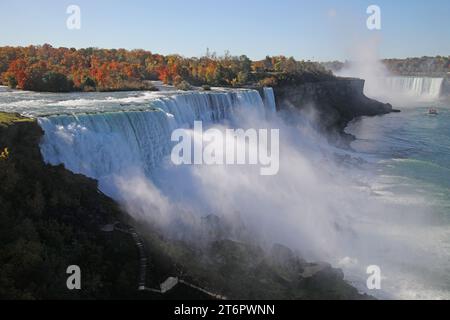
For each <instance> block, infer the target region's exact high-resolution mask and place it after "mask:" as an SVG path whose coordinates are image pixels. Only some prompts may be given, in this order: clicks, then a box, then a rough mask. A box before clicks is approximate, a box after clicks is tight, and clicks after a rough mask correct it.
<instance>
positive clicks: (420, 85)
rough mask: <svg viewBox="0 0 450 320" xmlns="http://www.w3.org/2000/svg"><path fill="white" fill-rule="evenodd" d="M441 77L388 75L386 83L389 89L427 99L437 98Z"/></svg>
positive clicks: (439, 92)
mask: <svg viewBox="0 0 450 320" xmlns="http://www.w3.org/2000/svg"><path fill="white" fill-rule="evenodd" d="M443 81H444V79H443V78H428V77H388V78H387V79H386V85H387V86H388V88H389V89H391V90H392V91H394V92H398V93H400V94H404V95H407V96H410V97H417V98H421V99H427V100H436V99H439V97H440V94H441V88H442V84H443Z"/></svg>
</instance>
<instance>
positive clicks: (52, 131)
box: [38, 90, 274, 179]
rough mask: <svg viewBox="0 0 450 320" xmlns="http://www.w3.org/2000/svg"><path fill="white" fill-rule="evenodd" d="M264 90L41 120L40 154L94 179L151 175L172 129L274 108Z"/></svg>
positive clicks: (197, 95) (177, 97)
mask: <svg viewBox="0 0 450 320" xmlns="http://www.w3.org/2000/svg"><path fill="white" fill-rule="evenodd" d="M265 92H267V96H266V97H265V99H264V101H263V99H262V98H261V96H260V95H259V93H258V92H257V91H255V90H233V91H221V92H187V93H178V94H174V95H168V96H162V97H161V96H160V97H157V98H155V99H154V100H151V101H150V102H149V105H148V106H147V107H146V108H145V109H141V110H138V111H117V112H104V113H92V114H87V113H81V114H73V115H54V116H48V117H42V118H39V119H38V122H39V124H40V126H41V127H42V128H43V130H44V132H45V134H44V138H43V141H42V143H41V153H42V155H43V157H44V160H45V161H46V162H47V163H50V164H52V165H59V164H64V165H65V167H66V168H67V169H69V170H71V171H72V172H75V173H80V174H84V175H86V176H88V177H91V178H95V179H100V178H102V177H106V176H108V175H111V174H121V173H126V172H127V170H131V169H133V168H139V169H143V170H144V171H145V173H146V174H150V173H151V171H152V169H153V168H155V167H156V166H157V165H158V164H159V163H160V162H161V160H162V159H163V158H164V157H165V156H167V155H169V154H170V152H171V149H172V142H171V139H170V138H171V133H172V131H173V130H174V129H176V128H190V127H192V125H193V123H194V121H197V120H201V121H203V122H204V123H218V122H221V121H224V120H232V119H233V117H234V116H235V115H236V114H237V112H238V111H243V112H244V113H246V112H247V113H249V112H256V113H258V114H259V115H262V116H264V115H265V113H266V112H265V108H266V103H265V102H267V101H269V103H268V105H269V107H270V108H271V110H273V109H274V100H270V99H272V98H270V97H273V92H272V94H270V91H269V90H265ZM267 97H269V100H268V99H267Z"/></svg>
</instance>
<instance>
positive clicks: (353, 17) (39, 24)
mask: <svg viewBox="0 0 450 320" xmlns="http://www.w3.org/2000/svg"><path fill="white" fill-rule="evenodd" d="M71 4H76V5H79V7H80V8H81V29H80V30H76V31H74V30H72V31H71V30H68V29H67V28H66V19H67V18H68V14H67V13H66V8H67V7H68V6H69V5H71ZM371 4H376V5H378V6H380V8H381V14H382V16H381V18H382V29H381V30H380V31H369V30H367V28H366V19H367V17H368V15H367V14H366V9H367V7H368V6H369V5H371ZM449 16H450V1H448V0H429V1H419V0H409V1H408V0H371V1H366V0H271V1H268V0H228V1H217V0H188V1H186V0H185V1H183V0H170V1H162V0H160V1H153V0H147V1H144V0H128V1H120V0H90V1H87V0H71V1H66V0H39V1H36V0H29V1H26V0H22V1H20V2H19V1H5V0H2V1H1V2H0V21H1V22H2V27H1V28H0V45H29V44H43V43H50V44H52V45H53V46H65V47H77V48H80V47H91V46H92V47H103V48H127V49H134V48H143V49H147V50H151V51H153V52H157V53H163V54H169V53H180V54H183V55H185V56H199V55H202V54H204V53H205V52H206V48H210V50H211V51H215V52H217V53H218V54H222V53H223V52H224V51H225V50H229V51H230V52H231V53H232V54H247V55H248V56H249V57H251V58H253V59H260V58H263V57H264V56H265V55H267V54H269V55H275V54H284V55H287V56H294V57H296V58H298V59H311V60H321V61H323V60H334V59H340V60H342V59H346V58H348V57H349V55H350V54H351V52H352V49H353V47H355V46H361V44H364V43H365V42H366V41H368V39H377V41H378V43H379V45H378V51H379V53H380V56H381V57H383V58H385V57H406V56H423V55H450V19H449Z"/></svg>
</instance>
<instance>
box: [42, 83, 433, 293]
mask: <svg viewBox="0 0 450 320" xmlns="http://www.w3.org/2000/svg"><path fill="white" fill-rule="evenodd" d="M263 93H264V94H263V98H262V97H261V96H260V94H259V93H258V92H257V91H252V90H234V91H224V92H210V93H206V92H196V93H185V94H175V95H169V96H164V97H158V98H155V99H154V100H152V101H150V102H149V103H148V105H147V106H146V107H142V108H140V109H141V110H140V111H121V112H106V113H96V114H85V113H84V114H77V115H58V116H50V117H44V118H40V119H39V123H40V125H41V126H42V128H43V129H44V131H45V136H44V139H43V142H42V145H41V151H42V154H43V156H44V159H45V160H46V161H47V162H49V163H51V164H54V165H58V164H64V165H65V166H66V167H67V168H68V169H69V170H71V171H73V172H76V173H82V174H85V175H87V176H89V177H92V178H95V179H97V180H99V186H100V189H101V190H102V191H103V192H105V193H107V194H109V195H110V196H112V197H113V198H114V199H116V200H117V201H119V202H120V203H121V204H122V205H123V206H124V207H125V208H126V209H127V211H128V212H129V213H130V214H131V215H132V216H133V217H134V218H135V219H136V220H137V221H149V222H150V223H152V224H153V225H156V226H157V227H158V228H159V229H160V230H162V231H163V232H165V236H166V237H177V238H180V239H182V240H186V239H188V240H189V241H191V238H189V237H194V240H193V241H198V242H195V243H196V244H198V243H199V242H200V243H201V242H202V241H203V240H204V238H202V237H203V236H204V235H206V236H209V234H210V232H209V231H210V230H209V229H208V228H207V227H208V226H206V229H205V221H212V222H213V224H214V221H220V223H218V224H219V225H220V227H221V229H220V233H219V234H222V231H224V232H226V236H227V237H228V238H232V239H236V240H240V241H247V240H249V241H253V242H257V244H258V245H261V246H263V247H265V248H268V247H270V246H271V244H273V243H281V244H284V245H287V246H289V247H290V248H292V249H295V250H298V252H300V253H301V255H302V256H303V257H304V258H306V259H308V260H310V261H316V260H323V261H328V262H331V263H333V264H335V265H339V266H342V268H345V269H346V271H347V270H349V274H351V275H352V277H351V279H352V280H354V281H355V282H357V283H360V284H362V285H361V289H364V284H365V281H366V267H367V266H368V265H371V264H377V265H379V266H380V267H381V268H382V270H383V272H384V274H386V275H390V276H391V278H392V281H391V282H389V283H388V280H387V281H386V283H385V284H384V286H385V287H386V288H387V289H386V291H387V292H389V293H390V292H393V290H394V289H395V286H396V285H397V284H398V282H397V280H398V277H397V275H400V277H404V278H405V279H406V280H408V281H405V283H407V284H409V283H411V281H409V279H410V278H409V276H410V275H409V274H406V275H403V271H404V270H403V266H404V265H405V264H411V265H414V266H416V267H417V268H419V269H420V270H422V269H426V267H427V266H428V264H427V261H431V259H428V258H427V257H428V255H429V253H428V248H422V247H421V246H420V243H424V241H423V239H422V238H420V237H419V236H418V237H417V239H416V238H411V234H412V233H411V232H410V228H408V229H405V222H406V221H405V219H406V218H405V216H404V215H402V214H400V216H399V214H398V213H403V212H408V213H409V214H408V223H409V224H411V225H414V226H415V225H416V224H414V221H413V217H414V216H418V220H420V218H421V217H422V215H421V212H418V211H420V210H419V209H418V206H417V205H414V206H409V205H405V206H403V204H394V205H393V204H392V203H387V202H384V201H380V197H377V196H374V195H373V190H372V189H371V185H370V180H368V181H363V179H370V178H368V177H366V176H365V174H364V173H363V172H362V171H361V170H358V169H355V167H358V166H360V165H361V162H363V163H364V161H362V160H361V159H359V158H358V159H356V158H354V157H355V155H353V154H350V155H349V154H348V153H347V152H346V151H344V150H340V149H337V148H335V147H332V146H330V145H328V144H327V142H326V139H324V138H323V137H321V136H320V134H318V133H317V132H316V131H315V130H313V129H312V126H308V125H307V124H305V123H304V122H301V121H300V122H299V123H298V126H287V125H286V124H285V123H284V122H283V121H282V120H281V119H279V118H278V117H277V116H275V115H274V110H275V109H276V106H275V103H274V101H275V99H274V97H273V91H272V90H270V89H266V90H264V92H263ZM268 119H269V120H268ZM194 120H203V121H204V122H206V123H209V124H210V125H211V126H214V128H215V129H217V130H221V131H222V132H226V129H227V128H229V127H233V128H278V129H280V171H279V173H278V174H277V175H275V176H271V177H264V176H261V175H260V174H259V168H254V167H251V166H220V165H219V166H175V165H173V164H172V163H171V162H170V161H167V157H166V156H168V155H169V153H170V150H171V148H172V143H171V141H170V135H171V132H172V130H173V129H175V128H180V127H181V128H185V130H186V131H189V132H190V131H192V130H191V127H192V124H193V122H194ZM194 138H195V139H196V141H195V142H194V143H198V142H199V141H198V140H199V139H200V140H201V139H202V138H201V137H200V138H199V137H194ZM200 142H202V141H200ZM217 144H218V143H217ZM356 157H359V155H357V156H356ZM342 159H345V161H344V164H343V165H338V164H337V163H338V162H340V163H342V162H343V160H342ZM336 160H338V161H336ZM361 176H362V177H361ZM211 216H214V217H213V218H211ZM205 217H206V218H207V219H205ZM215 217H217V219H216V218H215ZM415 234H417V233H415ZM427 236H428V235H427ZM199 238H200V239H199ZM424 238H425V239H426V237H424ZM207 240H211V239H209V238H207V237H206V240H205V241H207ZM418 243H419V245H418ZM266 245H267V246H266ZM387 247H388V248H389V250H386V248H387ZM424 257H425V258H424ZM427 259H428V260H427ZM420 262H423V265H420V264H419V263H420ZM418 264H419V265H418ZM392 275H395V276H392ZM411 277H412V278H413V279H414V280H416V278H415V277H414V275H412V276H411ZM405 286H406V287H407V288H409V285H405ZM391 288H394V289H392V290H389V289H391ZM383 293H385V291H383ZM394 296H395V295H394ZM395 297H396V296H395Z"/></svg>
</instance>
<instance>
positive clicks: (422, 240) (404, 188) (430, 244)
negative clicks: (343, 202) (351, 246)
mask: <svg viewBox="0 0 450 320" xmlns="http://www.w3.org/2000/svg"><path fill="white" fill-rule="evenodd" d="M428 107H429V106H428V105H419V106H415V107H408V108H404V109H403V110H402V112H401V113H393V114H389V115H386V116H381V117H374V118H363V119H360V120H357V121H354V122H353V123H351V124H350V125H349V127H348V129H347V132H349V133H352V134H354V135H355V136H356V137H357V140H356V141H355V142H353V144H352V147H353V148H354V149H355V150H356V151H357V152H358V153H359V154H360V155H362V156H363V157H364V158H365V159H369V164H368V166H367V168H366V169H368V170H369V171H372V172H373V173H374V177H373V178H372V180H371V182H370V186H371V189H372V192H373V194H374V195H375V196H376V197H379V198H380V199H381V200H382V201H384V202H386V203H390V204H391V205H392V206H393V207H395V208H397V209H396V210H395V213H394V216H393V217H390V219H392V220H390V219H389V221H388V224H389V225H390V227H392V230H393V231H392V234H394V235H395V238H396V239H398V240H399V241H406V242H408V244H409V245H410V248H412V251H414V252H415V253H416V255H415V256H414V255H413V254H409V253H405V256H404V257H403V256H402V257H401V258H399V259H398V260H397V261H395V263H396V265H395V266H393V265H391V266H389V267H390V269H389V267H388V274H387V278H388V279H387V281H388V282H389V286H390V288H389V290H388V291H389V293H391V294H393V296H394V297H396V298H414V299H448V298H450V103H440V105H439V115H436V116H432V115H428V112H427V111H428ZM400 256H401V255H400ZM393 274H395V277H396V279H395V281H392V280H393V279H392V275H393ZM390 276H391V279H389V277H390Z"/></svg>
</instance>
